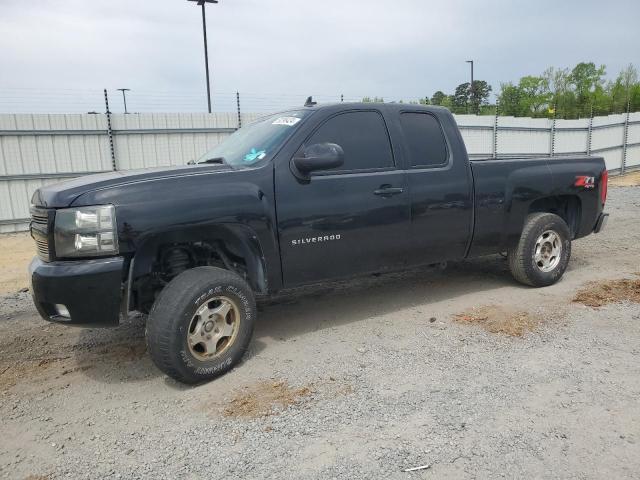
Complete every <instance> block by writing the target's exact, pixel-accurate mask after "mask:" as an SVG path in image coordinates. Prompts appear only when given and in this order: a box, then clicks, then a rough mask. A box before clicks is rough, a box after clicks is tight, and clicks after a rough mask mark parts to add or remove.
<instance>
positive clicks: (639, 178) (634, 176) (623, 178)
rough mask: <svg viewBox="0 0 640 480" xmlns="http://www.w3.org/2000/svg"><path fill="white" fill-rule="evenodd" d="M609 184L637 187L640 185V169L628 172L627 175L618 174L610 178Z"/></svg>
mask: <svg viewBox="0 0 640 480" xmlns="http://www.w3.org/2000/svg"><path fill="white" fill-rule="evenodd" d="M609 185H611V186H612V187H637V186H639V185H640V170H637V171H635V172H631V173H627V174H626V175H618V176H617V177H611V178H610V179H609Z"/></svg>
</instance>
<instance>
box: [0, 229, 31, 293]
mask: <svg viewBox="0 0 640 480" xmlns="http://www.w3.org/2000/svg"><path fill="white" fill-rule="evenodd" d="M35 252H36V249H35V246H34V243H33V240H32V239H31V237H30V236H29V234H28V233H7V234H2V235H0V295H5V294H7V293H15V292H17V291H18V290H20V289H22V288H27V287H28V286H29V274H28V273H27V267H28V266H29V262H30V261H31V259H32V258H33V256H34V255H35Z"/></svg>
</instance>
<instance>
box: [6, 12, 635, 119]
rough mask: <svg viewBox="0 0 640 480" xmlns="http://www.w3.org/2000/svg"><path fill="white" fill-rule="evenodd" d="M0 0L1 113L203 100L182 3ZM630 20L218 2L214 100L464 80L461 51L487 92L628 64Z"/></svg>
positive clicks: (413, 87) (415, 91)
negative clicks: (589, 67)
mask: <svg viewBox="0 0 640 480" xmlns="http://www.w3.org/2000/svg"><path fill="white" fill-rule="evenodd" d="M0 4H1V15H0V52H2V54H1V57H0V58H1V63H0V65H1V67H0V108H2V109H3V110H4V111H6V110H7V105H18V106H19V104H20V102H23V103H28V102H31V101H33V99H34V98H35V99H39V100H38V104H39V105H41V106H42V105H45V106H46V105H47V102H53V103H56V104H57V103H59V102H60V101H61V99H66V98H69V99H71V98H73V100H69V101H68V105H69V106H71V107H73V106H74V105H76V104H77V108H80V109H82V108H84V107H85V105H84V104H82V105H80V103H81V102H82V101H84V100H83V99H86V98H90V99H91V100H92V101H93V100H94V99H95V98H98V97H99V96H100V92H101V90H102V88H104V87H106V88H108V89H110V91H111V90H113V89H116V88H119V87H127V88H131V89H132V91H131V92H130V93H129V96H130V102H131V103H132V104H133V105H134V108H135V109H137V110H145V109H153V110H163V109H169V108H170V109H172V110H175V107H176V104H177V103H179V104H181V105H180V106H182V107H184V109H185V110H198V109H203V108H206V104H205V103H204V102H203V101H202V100H203V98H204V89H205V87H204V60H203V45H202V25H201V16H200V15H201V14H200V8H199V7H198V6H197V5H196V4H195V3H194V2H188V1H187V0H153V1H151V0H145V1H142V0H138V1H132V0H128V1H127V0H110V1H107V0H104V1H102V0H91V1H88V0H64V1H60V0H30V1H24V0H0ZM639 19H640V1H638V0H608V1H606V2H604V1H591V0H529V1H516V0H511V1H509V0H482V1H476V0H453V1H451V0H450V1H443V0H438V1H430V0H423V1H419V0H395V1H394V0H388V1H386V2H381V1H375V0H349V1H345V0H343V1H339V0H323V1H314V2H311V1H303V0H262V1H258V0H220V3H219V4H217V5H208V6H207V25H208V35H209V55H210V64H211V69H212V88H213V93H214V95H215V96H214V109H215V108H216V107H218V108H219V109H225V110H229V109H230V108H231V107H232V105H233V104H232V102H231V100H232V98H233V97H232V95H233V92H235V91H239V92H240V93H241V95H242V96H243V99H245V101H246V103H250V102H253V105H254V106H255V107H256V108H257V107H258V106H260V105H262V106H266V107H267V108H268V107H269V106H270V104H271V103H274V104H277V105H278V106H280V105H281V104H285V103H291V102H297V98H298V97H300V103H301V102H302V101H303V100H304V97H305V96H306V95H309V94H314V95H316V96H320V98H321V99H323V98H327V99H329V96H332V97H331V98H336V99H337V98H339V95H340V94H344V95H345V97H346V98H348V99H353V98H361V97H362V96H364V95H368V96H374V95H377V96H381V97H384V98H385V100H394V99H396V100H397V99H401V98H402V99H405V100H408V99H413V98H418V97H421V96H425V95H429V96H431V95H432V94H433V92H434V91H436V90H443V91H445V92H447V93H449V92H452V91H453V90H454V89H455V87H456V85H458V84H459V83H462V82H464V81H468V78H469V66H468V64H466V63H465V60H467V59H474V60H475V78H476V79H483V80H487V81H488V82H489V83H490V84H491V85H492V86H493V88H494V91H495V90H498V88H499V84H500V82H504V81H508V80H517V79H518V78H519V77H520V76H523V75H527V74H540V73H541V72H542V71H543V70H544V69H545V68H546V67H548V66H552V65H553V66H567V67H572V66H573V65H575V64H576V63H577V62H580V61H594V62H596V63H597V64H605V65H606V66H607V73H608V75H609V76H611V77H615V75H616V74H617V72H618V71H619V70H620V69H621V68H622V67H623V66H625V65H627V64H628V63H630V62H631V63H634V64H635V65H636V66H638V67H640V48H639V47H640V28H639V23H638V20H639ZM43 92H44V93H43ZM115 93H117V92H114V93H112V95H115ZM68 94H70V95H68ZM65 95H68V96H65ZM9 96H11V97H12V100H11V101H9V100H7V97H9ZM118 100H119V99H118ZM3 101H4V103H3ZM7 102H8V103H7ZM12 102H13V103H12ZM74 102H75V103H74ZM113 103H116V100H113ZM115 107H117V108H121V104H120V103H116V105H115ZM163 107H165V108H163ZM95 108H100V105H99V104H98V105H97V106H96V107H95ZM114 109H116V108H114Z"/></svg>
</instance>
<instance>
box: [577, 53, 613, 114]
mask: <svg viewBox="0 0 640 480" xmlns="http://www.w3.org/2000/svg"><path fill="white" fill-rule="evenodd" d="M605 73H606V70H605V66H604V65H600V66H599V67H596V65H595V63H593V62H589V63H584V62H581V63H579V64H577V65H576V66H575V67H573V70H571V74H570V75H569V82H570V84H571V85H572V86H573V88H574V91H575V94H576V103H577V108H578V116H580V114H583V115H584V114H586V112H588V111H589V110H590V109H591V107H592V106H593V105H594V100H595V96H596V95H599V93H598V94H596V90H597V89H598V87H600V88H602V85H603V84H604V78H603V77H604V75H605Z"/></svg>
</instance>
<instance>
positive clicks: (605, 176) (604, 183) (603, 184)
mask: <svg viewBox="0 0 640 480" xmlns="http://www.w3.org/2000/svg"><path fill="white" fill-rule="evenodd" d="M608 185H609V172H608V171H607V170H604V171H603V172H602V178H601V180H600V198H601V199H602V205H604V204H605V202H606V201H607V187H608Z"/></svg>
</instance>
